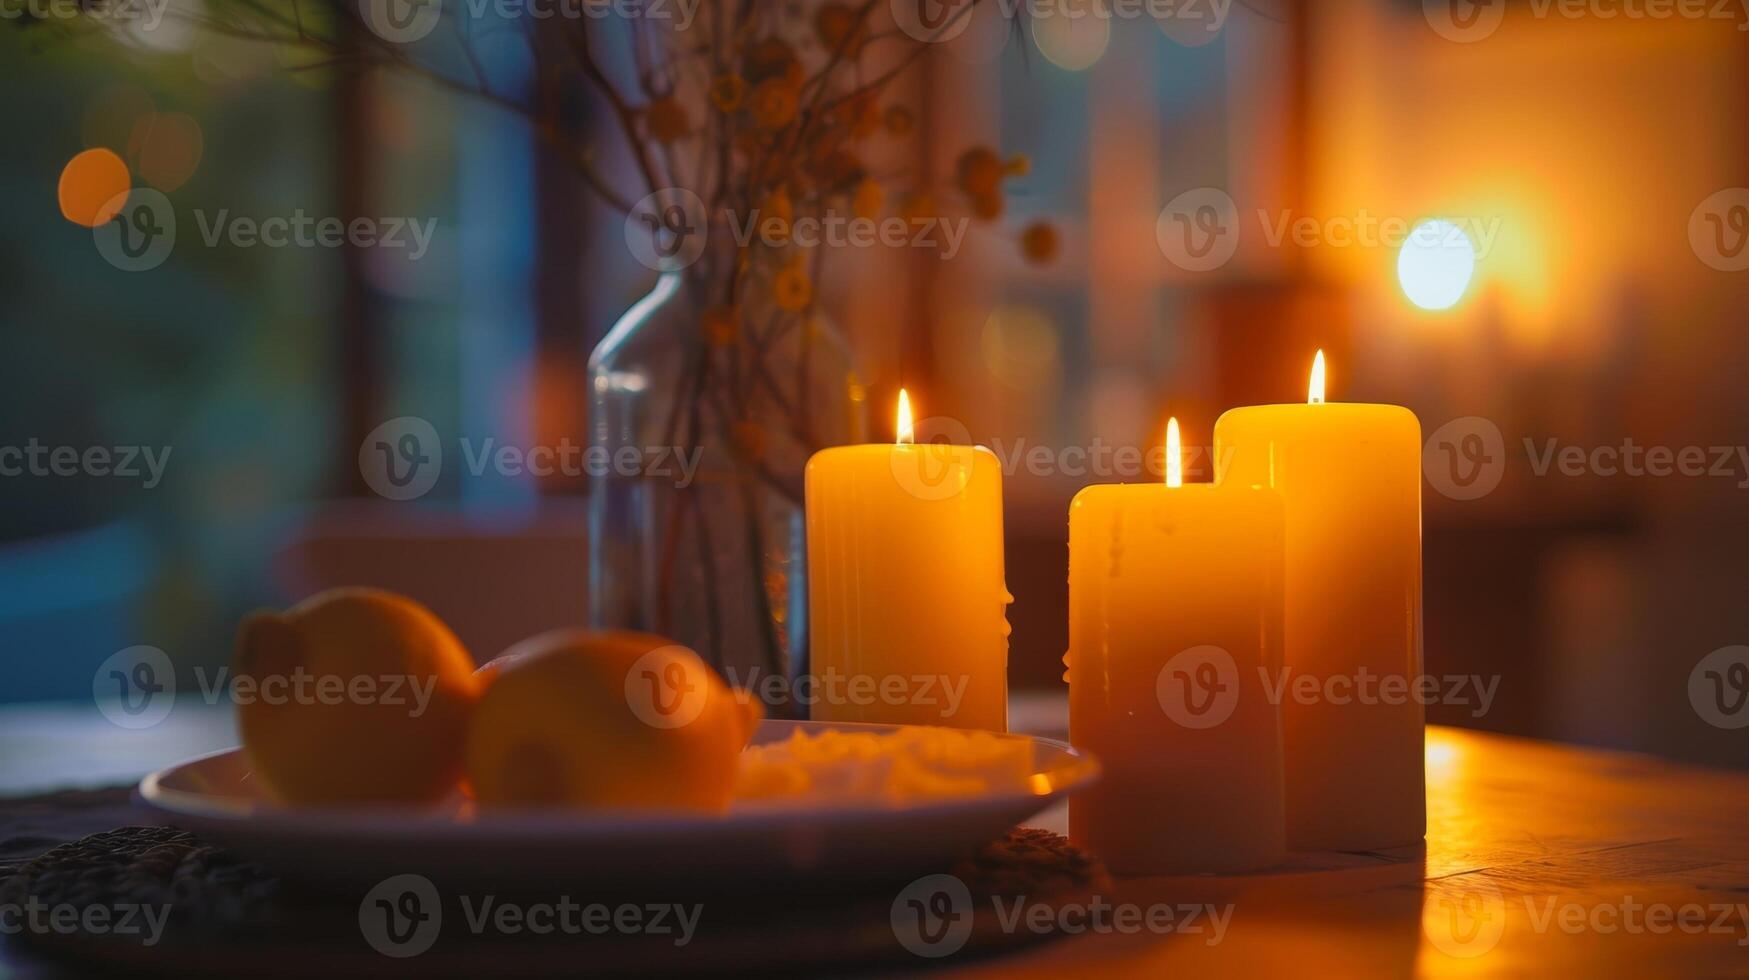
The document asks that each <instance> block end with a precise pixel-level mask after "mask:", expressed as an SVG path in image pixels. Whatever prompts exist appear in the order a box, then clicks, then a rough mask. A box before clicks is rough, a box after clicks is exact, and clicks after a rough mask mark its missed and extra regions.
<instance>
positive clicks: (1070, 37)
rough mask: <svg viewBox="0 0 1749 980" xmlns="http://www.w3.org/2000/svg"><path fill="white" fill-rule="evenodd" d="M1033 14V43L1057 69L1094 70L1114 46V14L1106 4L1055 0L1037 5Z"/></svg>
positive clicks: (1099, 1)
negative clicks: (1112, 24) (1112, 25)
mask: <svg viewBox="0 0 1749 980" xmlns="http://www.w3.org/2000/svg"><path fill="white" fill-rule="evenodd" d="M1032 14H1033V15H1032V17H1031V22H1032V41H1033V43H1034V44H1036V45H1038V50H1039V53H1040V54H1043V55H1044V56H1045V58H1046V60H1048V61H1050V63H1051V64H1053V65H1056V66H1057V67H1058V68H1062V69H1065V70H1067V71H1083V70H1085V69H1088V68H1091V67H1093V66H1094V65H1095V64H1096V63H1098V61H1099V59H1100V58H1102V57H1104V56H1105V49H1106V47H1107V46H1109V45H1110V44H1111V11H1110V10H1108V9H1107V8H1106V6H1105V0H1052V2H1050V3H1043V4H1037V5H1035V6H1034V7H1033V11H1032Z"/></svg>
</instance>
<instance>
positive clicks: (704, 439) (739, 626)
mask: <svg viewBox="0 0 1749 980" xmlns="http://www.w3.org/2000/svg"><path fill="white" fill-rule="evenodd" d="M733 267H734V266H733V256H732V255H730V256H721V257H719V260H718V261H714V262H713V261H709V260H708V259H707V260H706V261H702V262H699V263H695V264H694V265H692V266H689V267H688V268H686V269H684V270H680V271H670V272H664V273H663V274H662V276H661V278H660V279H659V280H658V281H657V283H656V286H655V288H654V289H652V290H651V292H650V293H649V295H647V296H645V297H644V298H643V299H641V300H639V301H638V302H637V303H636V304H634V305H633V306H632V307H631V309H629V310H627V311H626V313H625V314H624V316H622V317H621V318H620V320H619V322H618V323H616V324H615V325H614V327H613V329H612V330H610V331H609V332H608V334H607V336H606V337H605V338H603V339H602V341H601V343H600V344H599V345H597V346H596V348H595V351H594V352H593V353H592V354H591V355H590V358H589V382H590V402H591V417H590V439H591V444H592V446H593V447H594V448H595V451H596V459H597V460H598V461H600V464H601V465H600V468H601V469H602V470H605V474H604V475H602V476H600V477H598V478H596V480H595V482H594V484H593V485H592V487H591V489H590V497H589V544H588V547H589V616H590V622H591V625H592V626H594V627H596V628H600V629H635V630H642V631H645V632H650V633H655V634H658V635H661V636H665V637H669V638H672V639H674V640H676V641H678V642H680V643H683V644H685V645H686V646H689V647H691V648H692V649H694V650H696V651H697V652H698V653H699V655H700V656H702V657H703V658H704V659H705V660H706V661H707V662H709V663H710V664H711V665H712V666H713V667H715V668H716V669H717V670H718V671H719V672H720V673H722V674H723V676H724V678H725V679H726V680H728V681H729V682H730V683H731V684H734V685H736V686H740V687H746V688H751V689H760V686H761V685H762V684H770V683H771V682H770V681H767V680H766V678H768V677H771V676H773V675H776V676H779V677H782V678H783V679H784V680H783V682H781V683H777V684H775V685H774V686H772V687H769V688H765V690H768V691H773V692H776V693H777V698H776V701H775V703H773V702H772V701H769V700H768V701H767V703H766V710H767V712H768V713H770V714H771V715H773V716H785V715H787V716H791V717H805V716H806V709H805V707H801V706H797V705H795V704H793V703H791V702H790V701H789V699H788V692H791V691H793V690H794V689H795V686H794V680H795V678H796V677H797V676H799V675H800V674H803V673H805V672H806V671H807V664H808V654H807V647H808V618H807V599H808V586H807V581H808V580H807V544H806V541H805V540H804V526H805V520H804V513H803V503H802V485H803V468H804V467H805V466H806V464H807V460H808V457H809V456H810V455H812V454H813V452H814V451H815V450H817V449H820V448H823V447H826V446H833V445H843V444H846V443H851V442H860V441H863V439H864V433H865V430H866V418H865V411H864V409H865V405H864V396H863V390H862V387H861V384H860V383H859V382H858V380H857V377H856V374H855V372H854V370H853V368H852V366H851V357H850V353H849V348H848V346H847V345H846V344H845V343H844V342H843V339H842V338H841V337H840V335H839V334H838V333H837V332H836V330H835V329H833V328H832V327H831V325H830V324H828V323H827V322H826V321H825V320H824V319H823V318H822V317H820V316H819V314H818V313H816V312H814V311H813V310H811V309H809V310H807V311H804V312H789V313H786V312H783V311H781V310H778V309H777V308H776V307H775V305H774V304H772V303H771V302H760V301H758V300H756V299H750V298H748V297H747V296H746V295H743V296H741V297H740V298H739V302H736V303H732V304H731V303H728V302H725V300H726V299H727V298H728V297H730V296H732V295H734V293H733V292H732V291H731V284H730V283H729V281H728V277H729V276H730V275H731V274H732V273H731V270H732V269H733ZM745 292H752V291H745ZM604 454H605V455H604Z"/></svg>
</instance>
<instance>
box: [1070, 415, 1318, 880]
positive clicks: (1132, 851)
mask: <svg viewBox="0 0 1749 980" xmlns="http://www.w3.org/2000/svg"><path fill="white" fill-rule="evenodd" d="M1181 459H1182V456H1181V454H1180V451H1179V446H1178V425H1177V421H1176V420H1173V421H1170V422H1168V424H1167V437H1166V485H1165V486H1161V485H1159V484H1137V485H1128V486H1121V485H1119V486H1095V487H1088V488H1087V489H1085V490H1082V491H1081V492H1080V493H1079V494H1077V495H1076V497H1075V500H1074V502H1073V503H1072V504H1070V506H1069V655H1068V657H1067V660H1068V664H1069V740H1070V741H1071V742H1073V743H1074V744H1075V745H1076V746H1079V747H1081V748H1085V749H1088V750H1090V751H1091V752H1092V753H1093V754H1094V756H1096V757H1097V758H1099V759H1100V760H1101V761H1102V762H1103V764H1104V767H1105V775H1104V777H1103V778H1102V779H1101V780H1100V782H1099V784H1098V785H1097V786H1094V787H1093V788H1091V789H1089V790H1087V791H1085V792H1083V793H1081V794H1080V795H1077V796H1076V797H1074V798H1073V799H1072V800H1071V801H1070V803H1069V833H1070V836H1071V837H1072V838H1073V839H1074V840H1075V841H1076V842H1077V843H1079V844H1082V845H1084V846H1086V847H1088V848H1089V849H1091V850H1093V851H1094V852H1095V853H1097V854H1099V855H1100V856H1101V857H1102V858H1104V859H1105V861H1106V864H1107V865H1108V866H1109V867H1110V868H1111V869H1112V870H1113V871H1115V872H1118V873H1120V874H1185V873H1192V872H1203V871H1243V870H1248V869H1253V868H1262V867H1268V866H1270V865H1273V864H1276V863H1278V862H1279V861H1280V860H1281V858H1282V856H1283V853H1284V847H1285V845H1284V842H1283V836H1282V742H1281V719H1280V714H1279V710H1278V707H1277V705H1276V704H1274V703H1273V702H1272V701H1270V699H1269V698H1268V697H1267V696H1266V692H1265V691H1264V689H1263V686H1262V680H1263V678H1264V676H1266V675H1267V672H1268V671H1272V670H1274V669H1276V668H1278V667H1279V665H1280V663H1281V630H1282V627H1281V610H1282V598H1281V574H1282V514H1281V503H1280V501H1279V500H1277V499H1276V495H1275V493H1274V492H1273V491H1270V490H1267V489H1251V488H1247V487H1236V486H1214V485H1212V484H1195V485H1191V486H1184V485H1183V479H1182V463H1181Z"/></svg>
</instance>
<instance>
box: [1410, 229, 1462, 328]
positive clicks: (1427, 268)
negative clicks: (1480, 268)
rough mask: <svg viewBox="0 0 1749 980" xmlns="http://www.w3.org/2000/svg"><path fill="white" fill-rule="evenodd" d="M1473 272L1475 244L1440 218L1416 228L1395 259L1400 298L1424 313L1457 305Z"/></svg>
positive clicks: (1460, 230)
mask: <svg viewBox="0 0 1749 980" xmlns="http://www.w3.org/2000/svg"><path fill="white" fill-rule="evenodd" d="M1475 272H1476V246H1475V244H1474V243H1473V242H1471V241H1470V236H1469V235H1468V234H1466V233H1465V232H1464V230H1463V229H1462V228H1459V227H1458V226H1457V225H1454V224H1452V223H1451V222H1449V221H1446V220H1445V219H1443V218H1434V219H1432V220H1430V221H1423V222H1421V223H1420V224H1418V225H1416V226H1415V229H1414V230H1413V231H1411V232H1409V237H1408V239H1407V240H1405V241H1404V242H1403V250H1402V251H1401V252H1400V253H1398V255H1397V281H1398V282H1399V283H1400V284H1402V287H1403V295H1404V296H1407V297H1409V302H1411V303H1414V304H1415V305H1416V306H1419V307H1421V308H1422V309H1424V310H1448V309H1451V308H1452V307H1453V306H1455V305H1457V301H1458V300H1460V299H1462V298H1463V296H1464V291H1465V290H1467V289H1469V287H1470V278H1471V277H1472V276H1474V275H1475Z"/></svg>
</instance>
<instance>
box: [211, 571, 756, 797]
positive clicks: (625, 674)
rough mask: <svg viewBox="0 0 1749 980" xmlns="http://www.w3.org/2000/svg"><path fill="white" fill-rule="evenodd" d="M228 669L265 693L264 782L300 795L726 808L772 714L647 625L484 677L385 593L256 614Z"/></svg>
mask: <svg viewBox="0 0 1749 980" xmlns="http://www.w3.org/2000/svg"><path fill="white" fill-rule="evenodd" d="M233 670H234V673H235V675H236V676H237V678H238V680H237V683H238V684H240V685H241V684H245V683H247V684H249V685H251V687H250V689H251V690H252V691H256V692H260V693H259V694H258V695H257V696H252V697H250V698H247V699H244V698H239V699H238V727H239V729H240V730H241V733H242V736H243V748H244V751H245V752H246V753H247V755H248V758H249V761H250V764H251V766H252V769H253V773H254V778H255V779H257V780H258V781H259V782H260V783H261V785H262V787H263V789H264V790H265V791H266V792H267V794H268V795H269V796H270V797H272V798H273V799H275V800H277V801H279V802H280V803H283V804H287V805H296V806H357V805H372V804H384V805H419V804H435V803H438V802H440V801H444V800H447V799H453V798H454V796H455V795H456V794H457V792H458V791H460V792H462V793H465V794H467V795H471V796H472V797H473V798H474V799H475V800H477V801H478V803H479V804H480V805H481V806H482V807H517V808H551V807H576V808H604V807H635V808H660V809H680V810H694V811H721V810H724V809H726V808H727V807H728V805H729V801H730V799H731V797H732V795H733V792H734V787H735V779H736V772H737V765H738V759H739V756H740V754H741V750H742V749H743V748H744V747H745V746H746V744H747V741H748V739H749V738H750V737H751V736H752V734H753V730H754V728H755V727H757V725H758V723H759V720H760V717H761V715H762V712H761V711H760V708H759V704H758V702H757V701H753V700H750V699H749V698H748V697H747V696H746V695H743V694H739V693H737V692H734V691H731V690H730V689H729V688H728V686H727V685H725V684H724V683H723V682H722V680H721V678H719V677H718V676H717V674H716V672H714V671H712V670H711V669H710V667H708V666H707V665H706V664H705V663H704V662H703V661H702V660H700V659H699V657H698V656H697V655H696V654H694V653H693V652H692V651H690V650H688V649H686V648H685V647H681V646H678V645H675V644H674V643H672V642H671V641H669V640H665V639H663V638H661V637H657V636H650V635H647V634H642V633H629V632H589V631H584V630H561V631H557V632H552V633H545V634H542V635H540V636H536V637H533V638H531V639H528V640H525V641H523V642H522V643H519V644H517V645H516V646H514V647H512V648H511V649H510V650H508V651H506V652H505V653H504V654H503V655H502V656H500V657H498V658H497V659H495V660H492V661H491V662H489V663H487V664H486V665H485V666H483V667H480V668H479V669H478V670H475V669H474V661H473V658H472V657H471V656H470V655H469V654H468V651H467V650H466V649H465V648H464V647H463V646H462V644H461V641H460V640H458V639H457V638H456V636H455V634H454V633H453V632H451V630H450V629H449V627H448V626H447V625H445V624H444V622H443V621H442V620H441V619H439V618H438V617H437V616H435V615H433V614H432V613H431V612H430V610H428V609H426V608H425V607H423V606H421V605H419V604H418V603H416V602H413V601H412V600H410V599H407V598H406V597H404V596H399V595H396V594H394V593H390V592H383V591H379V590H374V589H336V590H332V591H329V592H324V593H321V594H319V595H316V596H314V597H312V598H310V599H308V600H306V601H305V602H302V603H300V604H299V605H297V606H295V607H294V608H292V609H290V610H288V611H286V612H284V613H257V614H254V615H252V616H250V617H249V618H248V619H246V620H245V621H244V622H243V625H242V628H241V629H240V631H239V633H238V638H237V653H236V658H235V661H234V664H233ZM244 678H247V681H245V680H244Z"/></svg>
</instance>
